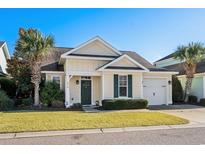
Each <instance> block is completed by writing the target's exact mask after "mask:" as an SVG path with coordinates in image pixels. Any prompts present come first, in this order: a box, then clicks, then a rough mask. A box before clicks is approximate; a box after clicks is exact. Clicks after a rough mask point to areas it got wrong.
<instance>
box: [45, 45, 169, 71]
mask: <svg viewBox="0 0 205 154" xmlns="http://www.w3.org/2000/svg"><path fill="white" fill-rule="evenodd" d="M72 49H73V48H63V47H54V48H51V49H50V51H49V53H50V54H49V55H48V56H47V57H46V58H45V60H44V61H43V64H42V65H43V67H42V70H43V71H63V70H64V68H63V67H62V65H59V64H58V62H59V60H60V56H61V55H62V54H63V53H65V52H68V51H70V50H72ZM120 52H121V53H122V54H127V55H128V56H130V57H131V58H132V59H134V60H136V61H137V62H138V63H140V64H141V65H143V66H144V67H146V68H148V69H150V70H151V71H172V70H169V69H166V68H156V67H155V66H153V65H152V64H151V63H150V62H148V61H147V60H146V59H144V58H143V57H141V56H140V55H139V54H137V53H136V52H134V51H120ZM75 56H76V54H75ZM83 56H86V55H83ZM87 56H88V55H87ZM113 58H114V57H113ZM116 58H117V57H116Z"/></svg>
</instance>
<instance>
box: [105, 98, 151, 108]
mask: <svg viewBox="0 0 205 154" xmlns="http://www.w3.org/2000/svg"><path fill="white" fill-rule="evenodd" d="M147 105H148V101H147V100H145V99H110V100H109V99H107V100H103V101H102V108H103V109H104V110H122V109H144V108H146V107H147Z"/></svg>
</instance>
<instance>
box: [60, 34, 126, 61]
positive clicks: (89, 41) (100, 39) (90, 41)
mask: <svg viewBox="0 0 205 154" xmlns="http://www.w3.org/2000/svg"><path fill="white" fill-rule="evenodd" d="M96 40H98V41H100V42H101V43H103V44H104V45H105V46H107V47H108V48H110V49H112V50H113V51H114V52H115V53H117V54H118V55H121V54H122V53H120V52H119V51H118V50H117V49H116V48H114V47H112V46H111V45H110V44H109V43H107V42H106V41H104V40H103V39H102V38H101V37H99V36H96V37H94V38H92V39H90V40H88V41H86V42H85V43H82V44H80V45H79V46H77V47H76V48H74V49H72V50H70V51H68V52H66V53H64V54H62V57H63V56H66V55H69V54H71V53H73V52H75V51H76V50H78V49H80V48H82V47H84V46H86V45H88V44H90V43H92V42H94V41H96Z"/></svg>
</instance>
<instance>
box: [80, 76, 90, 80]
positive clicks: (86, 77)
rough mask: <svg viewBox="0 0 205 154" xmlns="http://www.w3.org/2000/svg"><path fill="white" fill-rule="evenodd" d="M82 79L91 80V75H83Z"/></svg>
mask: <svg viewBox="0 0 205 154" xmlns="http://www.w3.org/2000/svg"><path fill="white" fill-rule="evenodd" d="M81 79H82V80H90V79H91V77H90V76H81Z"/></svg>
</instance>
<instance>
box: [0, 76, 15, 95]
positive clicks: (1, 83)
mask: <svg viewBox="0 0 205 154" xmlns="http://www.w3.org/2000/svg"><path fill="white" fill-rule="evenodd" d="M0 89H2V90H4V91H5V92H6V94H7V95H8V96H9V97H10V98H14V97H15V95H16V85H15V81H13V80H12V79H9V78H6V77H0Z"/></svg>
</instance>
